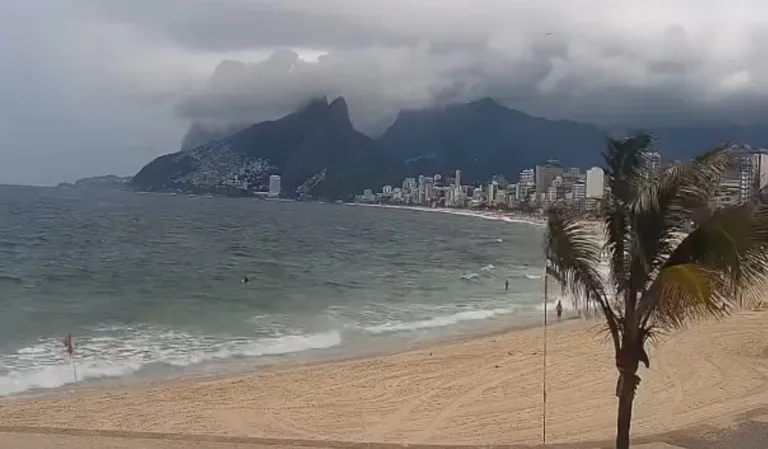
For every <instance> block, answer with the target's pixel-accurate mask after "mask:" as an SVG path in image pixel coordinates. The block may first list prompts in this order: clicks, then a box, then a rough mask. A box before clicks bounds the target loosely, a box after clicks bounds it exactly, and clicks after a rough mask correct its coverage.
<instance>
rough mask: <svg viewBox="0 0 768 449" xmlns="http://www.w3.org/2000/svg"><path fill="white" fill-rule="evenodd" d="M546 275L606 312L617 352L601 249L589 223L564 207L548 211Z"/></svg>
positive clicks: (613, 321)
mask: <svg viewBox="0 0 768 449" xmlns="http://www.w3.org/2000/svg"><path fill="white" fill-rule="evenodd" d="M544 245H545V254H546V257H547V275H549V276H551V277H552V278H554V279H555V280H556V281H557V282H558V283H559V284H560V287H561V288H562V289H563V290H564V291H567V292H570V293H571V294H572V295H573V296H574V298H577V300H578V299H579V298H584V300H585V301H586V303H585V305H586V304H588V303H590V302H591V303H593V304H596V305H597V306H599V307H600V308H601V310H602V311H603V313H604V315H605V317H606V320H607V322H608V327H609V329H610V331H611V335H612V337H613V340H614V344H615V345H616V347H617V349H618V335H619V327H618V320H617V317H616V314H615V312H614V311H613V309H612V308H611V305H610V303H609V301H608V298H607V296H606V292H605V279H603V276H602V275H601V274H600V270H599V267H600V262H601V254H602V247H601V245H600V243H599V242H598V241H597V239H595V236H594V232H593V231H592V230H591V229H590V228H589V226H588V224H587V223H586V222H585V221H583V220H581V219H579V218H578V217H577V216H576V215H574V214H572V213H570V212H569V211H568V210H567V209H565V208H562V207H553V208H550V209H548V210H547V231H546V237H545V241H544Z"/></svg>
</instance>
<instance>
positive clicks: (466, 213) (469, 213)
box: [344, 203, 546, 227]
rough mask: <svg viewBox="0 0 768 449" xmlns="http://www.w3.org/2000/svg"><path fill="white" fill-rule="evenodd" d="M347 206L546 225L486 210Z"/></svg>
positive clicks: (387, 205) (509, 214)
mask: <svg viewBox="0 0 768 449" xmlns="http://www.w3.org/2000/svg"><path fill="white" fill-rule="evenodd" d="M344 205H345V206H356V207H375V208H382V209H399V210H411V211H416V212H432V213H442V214H446V215H456V216H461V217H475V218H482V219H485V220H495V221H504V222H506V223H522V224H529V225H534V226H539V227H544V226H545V225H546V220H544V219H543V218H541V219H535V218H533V217H532V216H530V215H524V214H516V213H510V212H502V211H490V210H488V211H486V210H482V211H481V210H471V209H453V208H448V207H437V208H434V207H426V206H403V205H394V204H367V203H344Z"/></svg>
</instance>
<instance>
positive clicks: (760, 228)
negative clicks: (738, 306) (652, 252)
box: [638, 204, 768, 328]
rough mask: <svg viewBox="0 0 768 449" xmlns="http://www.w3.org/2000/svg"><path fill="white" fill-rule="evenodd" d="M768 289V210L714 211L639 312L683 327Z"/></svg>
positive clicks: (668, 264) (660, 323) (677, 252)
mask: <svg viewBox="0 0 768 449" xmlns="http://www.w3.org/2000/svg"><path fill="white" fill-rule="evenodd" d="M692 267H696V268H695V269H694V268H692ZM686 277H687V281H685V282H683V279H685V278H686ZM667 282H669V285H667V284H666V283H667ZM702 283H706V289H703V288H702V287H701V286H702ZM692 285H697V286H698V290H693V289H692V288H691V286H692ZM766 286H768V206H763V205H755V204H743V205H739V206H731V207H726V208H723V209H721V210H718V211H716V212H713V213H712V214H711V216H710V217H709V218H707V219H706V220H704V221H703V222H701V223H700V224H699V225H698V226H697V227H696V229H694V230H693V232H691V233H690V234H688V235H687V236H686V237H685V238H683V239H682V241H681V242H680V243H679V244H678V245H677V246H676V248H675V249H674V250H673V251H672V252H671V254H670V255H669V257H668V258H667V259H666V261H665V263H664V264H663V266H662V267H661V269H660V270H659V274H658V275H657V276H656V277H655V279H654V281H653V283H652V284H651V286H650V288H649V289H648V291H647V292H646V293H645V294H644V295H643V297H642V298H641V301H640V303H639V305H638V312H639V315H640V316H641V317H642V319H643V323H644V324H648V323H653V325H655V326H657V327H666V328H669V327H679V326H681V325H682V324H683V322H684V321H685V320H687V319H688V318H691V317H694V316H701V315H719V314H720V313H721V311H722V310H723V307H722V306H723V304H724V303H726V304H727V303H729V302H733V301H734V300H735V298H734V295H735V294H737V293H739V292H742V291H745V292H747V293H748V294H749V293H754V292H756V291H757V290H756V289H761V288H764V287H766Z"/></svg>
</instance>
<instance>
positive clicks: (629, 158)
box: [603, 133, 651, 295]
mask: <svg viewBox="0 0 768 449" xmlns="http://www.w3.org/2000/svg"><path fill="white" fill-rule="evenodd" d="M650 145H651V136H650V135H649V134H642V133H638V134H636V135H633V136H630V137H628V138H626V139H623V140H614V139H608V141H607V145H606V150H605V152H604V153H603V159H604V160H605V167H604V170H605V177H606V182H607V184H608V187H609V188H610V195H609V196H608V198H606V201H605V202H604V206H605V207H604V220H605V234H606V240H605V250H606V252H607V253H608V255H609V260H610V263H611V281H612V284H613V285H614V290H615V292H616V294H617V295H621V294H622V293H623V292H624V290H625V289H626V288H627V285H626V280H627V279H629V277H630V276H629V271H630V266H631V264H630V262H631V261H630V254H631V247H632V238H631V229H632V222H631V219H630V205H631V204H632V203H633V202H634V201H635V199H636V197H637V194H638V186H640V185H642V183H643V182H645V181H646V180H647V179H648V177H647V173H646V172H645V168H644V167H645V164H644V155H645V152H646V151H648V149H649V147H650Z"/></svg>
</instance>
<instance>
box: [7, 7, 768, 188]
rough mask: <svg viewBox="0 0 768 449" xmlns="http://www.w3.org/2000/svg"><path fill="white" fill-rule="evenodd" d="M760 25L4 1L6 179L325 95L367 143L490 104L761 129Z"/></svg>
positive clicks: (569, 12)
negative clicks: (426, 110) (450, 108)
mask: <svg viewBox="0 0 768 449" xmlns="http://www.w3.org/2000/svg"><path fill="white" fill-rule="evenodd" d="M766 22H768V4H766V3H765V2H762V1H758V0H698V1H693V0H676V1H674V2H670V1H662V0H647V1H644V2H622V1H615V0H613V1H609V0H580V1H578V2H574V1H565V0H537V1H536V2H516V1H509V0H483V1H477V0H365V1H358V0H218V1H212V0H132V1H123V0H66V1H54V0H38V1H35V2H3V3H2V4H0V53H2V54H3V55H4V57H3V58H2V59H0V96H2V98H3V100H4V101H3V105H2V106H0V123H2V124H1V125H0V132H2V135H0V137H3V139H4V141H5V142H7V145H5V146H4V149H2V150H0V182H35V183H39V182H43V181H46V180H52V179H53V178H58V179H62V178H71V177H74V176H85V175H87V174H92V173H102V172H109V171H112V172H120V173H130V172H132V171H135V170H136V169H138V168H139V167H140V166H141V164H142V163H143V162H145V161H146V160H147V159H149V158H151V156H153V155H156V154H160V153H165V152H169V151H173V150H175V149H177V148H178V144H179V140H180V138H181V135H182V134H183V131H184V128H185V127H186V126H187V125H188V123H189V121H190V120H200V121H203V122H211V123H236V122H242V121H254V120H263V119H267V118H274V117H276V116H278V115H280V114H284V113H286V112H288V111H290V110H292V109H293V108H294V107H295V106H296V105H297V104H298V103H299V102H301V101H302V100H304V99H306V97H308V96H311V95H319V94H324V95H328V96H335V95H344V96H345V97H347V100H348V103H349V105H350V110H351V112H352V114H353V121H354V122H355V124H356V125H357V126H359V127H360V128H362V129H364V130H366V131H371V132H373V131H376V130H380V129H381V127H382V126H383V125H384V124H386V123H387V121H389V120H391V119H392V117H393V116H394V114H395V113H396V111H397V110H398V109H400V108H404V107H421V106H426V105H432V104H440V103H446V102H451V101H463V100H471V99H474V98H478V97H482V96H493V97H495V98H498V99H500V100H502V101H504V102H505V103H506V104H507V105H509V106H511V107H516V108H518V109H521V110H524V111H526V112H529V113H532V114H535V115H543V116H546V117H551V118H572V119H577V120H584V121H594V122H596V123H599V124H603V125H605V126H625V125H635V124H637V125H642V126H657V125H659V124H689V123H711V122H717V123H740V124H744V123H750V124H751V123H760V121H762V120H763V117H764V116H765V114H766V112H768V110H766V109H768V108H766V104H768V102H766V100H767V99H768V96H767V95H766V94H767V93H768V60H766V59H765V58H764V57H763V55H762V51H761V50H762V49H763V48H765V47H766V44H768V32H766V31H765V30H766V29H768V28H767V27H766V25H768V23H766ZM286 49H294V50H295V53H292V52H290V51H287V50H286ZM297 55H298V56H297ZM222 60H230V61H231V62H229V63H227V64H224V65H221V66H219V69H218V70H217V71H216V74H215V75H214V76H213V78H211V76H212V74H213V72H214V69H215V68H216V67H217V66H218V65H219V63H220V62H221V61H222ZM39 130H45V132H39ZM137 148H138V149H140V150H137ZM58 179H56V180H58Z"/></svg>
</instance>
